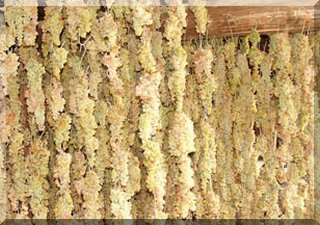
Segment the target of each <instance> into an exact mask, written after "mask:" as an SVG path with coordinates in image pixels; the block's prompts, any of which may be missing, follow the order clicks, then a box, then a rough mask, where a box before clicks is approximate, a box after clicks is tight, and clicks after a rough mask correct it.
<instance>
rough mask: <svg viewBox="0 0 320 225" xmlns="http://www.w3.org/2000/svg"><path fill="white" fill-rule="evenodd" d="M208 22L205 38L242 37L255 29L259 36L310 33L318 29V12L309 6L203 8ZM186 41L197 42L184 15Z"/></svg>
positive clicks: (191, 25) (192, 25)
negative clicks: (186, 23) (206, 10)
mask: <svg viewBox="0 0 320 225" xmlns="http://www.w3.org/2000/svg"><path fill="white" fill-rule="evenodd" d="M207 9H208V17H209V20H210V23H209V25H208V34H207V37H208V38H213V37H224V36H225V37H230V36H243V35H246V34H248V33H250V32H251V30H252V29H253V28H256V29H257V30H258V31H259V32H260V33H261V34H268V33H275V32H308V31H309V32H311V31H315V30H319V29H320V23H319V11H317V12H316V18H317V19H316V20H315V10H314V7H313V6H306V7H295V6H290V7H287V6H272V7H263V6H256V7H247V6H237V7H230V6H228V7H227V6H226V7H224V6H222V7H207ZM187 20H188V26H187V29H186V32H187V39H188V40H190V39H198V38H199V34H197V32H196V30H195V22H194V16H193V14H192V13H191V12H189V13H188V17H187Z"/></svg>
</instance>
